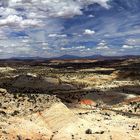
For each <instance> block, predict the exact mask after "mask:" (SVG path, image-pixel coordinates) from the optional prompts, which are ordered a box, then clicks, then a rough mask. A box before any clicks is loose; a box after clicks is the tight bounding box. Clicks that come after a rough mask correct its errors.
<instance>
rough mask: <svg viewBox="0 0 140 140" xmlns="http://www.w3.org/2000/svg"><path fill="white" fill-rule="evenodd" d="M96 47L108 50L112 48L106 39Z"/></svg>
mask: <svg viewBox="0 0 140 140" xmlns="http://www.w3.org/2000/svg"><path fill="white" fill-rule="evenodd" d="M96 49H97V50H108V49H110V48H109V47H108V46H107V44H106V42H105V41H104V40H102V41H101V42H100V43H99V44H98V46H97V47H96Z"/></svg>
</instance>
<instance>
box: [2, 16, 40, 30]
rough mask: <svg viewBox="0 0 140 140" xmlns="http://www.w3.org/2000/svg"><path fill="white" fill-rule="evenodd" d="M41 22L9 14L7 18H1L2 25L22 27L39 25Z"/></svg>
mask: <svg viewBox="0 0 140 140" xmlns="http://www.w3.org/2000/svg"><path fill="white" fill-rule="evenodd" d="M39 25H40V23H39V21H37V20H33V19H23V18H22V17H20V16H17V15H9V16H8V17H6V18H5V19H1V20H0V26H20V27H23V28H24V27H29V26H39Z"/></svg>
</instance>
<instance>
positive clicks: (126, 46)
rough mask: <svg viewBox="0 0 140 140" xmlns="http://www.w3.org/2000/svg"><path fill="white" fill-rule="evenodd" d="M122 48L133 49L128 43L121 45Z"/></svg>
mask: <svg viewBox="0 0 140 140" xmlns="http://www.w3.org/2000/svg"><path fill="white" fill-rule="evenodd" d="M122 48H123V49H133V48H134V46H130V45H123V46H122Z"/></svg>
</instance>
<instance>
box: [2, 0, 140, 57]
mask: <svg viewBox="0 0 140 140" xmlns="http://www.w3.org/2000/svg"><path fill="white" fill-rule="evenodd" d="M64 54H71V55H79V56H88V55H94V54H101V55H109V56H110V55H140V0H0V58H9V57H36V56H39V57H54V56H60V55H64Z"/></svg>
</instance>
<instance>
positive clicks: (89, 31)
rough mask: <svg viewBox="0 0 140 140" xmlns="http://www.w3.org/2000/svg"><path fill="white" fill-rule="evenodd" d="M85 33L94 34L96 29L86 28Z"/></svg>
mask: <svg viewBox="0 0 140 140" xmlns="http://www.w3.org/2000/svg"><path fill="white" fill-rule="evenodd" d="M83 34H85V35H93V34H95V31H93V30H90V29H85V31H84V33H83Z"/></svg>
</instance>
